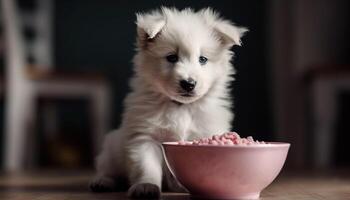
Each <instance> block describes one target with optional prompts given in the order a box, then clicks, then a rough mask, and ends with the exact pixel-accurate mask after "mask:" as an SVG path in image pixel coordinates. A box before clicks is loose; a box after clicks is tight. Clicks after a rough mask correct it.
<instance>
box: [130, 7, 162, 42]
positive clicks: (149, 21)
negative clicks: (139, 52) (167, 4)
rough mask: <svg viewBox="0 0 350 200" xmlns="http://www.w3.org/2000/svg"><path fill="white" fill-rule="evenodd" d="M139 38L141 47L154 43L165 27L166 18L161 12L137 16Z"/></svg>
mask: <svg viewBox="0 0 350 200" xmlns="http://www.w3.org/2000/svg"><path fill="white" fill-rule="evenodd" d="M136 17H137V20H136V25H137V36H138V43H139V46H145V44H146V43H147V42H150V41H152V39H154V38H155V37H156V36H157V35H158V34H159V33H160V31H161V30H162V28H163V27H164V26H165V19H164V16H163V15H162V14H161V13H160V12H159V11H154V12H151V13H146V14H140V13H139V14H136Z"/></svg>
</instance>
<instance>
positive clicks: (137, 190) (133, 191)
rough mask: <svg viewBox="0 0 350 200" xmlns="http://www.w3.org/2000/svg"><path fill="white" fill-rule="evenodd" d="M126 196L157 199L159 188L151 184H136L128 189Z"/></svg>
mask: <svg viewBox="0 0 350 200" xmlns="http://www.w3.org/2000/svg"><path fill="white" fill-rule="evenodd" d="M128 196H129V197H131V198H137V199H159V197H160V188H159V187H158V186H157V185H155V184H152V183H138V184H134V185H132V186H131V187H130V188H129V191H128Z"/></svg>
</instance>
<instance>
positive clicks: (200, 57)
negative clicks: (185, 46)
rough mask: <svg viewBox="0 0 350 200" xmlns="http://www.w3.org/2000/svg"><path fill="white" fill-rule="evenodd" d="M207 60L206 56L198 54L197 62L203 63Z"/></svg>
mask: <svg viewBox="0 0 350 200" xmlns="http://www.w3.org/2000/svg"><path fill="white" fill-rule="evenodd" d="M207 61H208V58H206V57H204V56H199V63H200V64H201V65H205V64H206V63H207Z"/></svg>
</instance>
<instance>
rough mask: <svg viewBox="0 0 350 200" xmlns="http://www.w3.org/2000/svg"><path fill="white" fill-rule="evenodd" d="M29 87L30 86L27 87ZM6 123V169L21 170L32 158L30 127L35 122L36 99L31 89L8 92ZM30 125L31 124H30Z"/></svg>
mask: <svg viewBox="0 0 350 200" xmlns="http://www.w3.org/2000/svg"><path fill="white" fill-rule="evenodd" d="M26 89H28V88H26ZM6 98H7V100H6V124H5V135H6V138H5V152H4V153H5V163H4V164H5V170H9V171H19V170H23V169H24V168H25V167H26V166H25V165H26V164H27V163H26V161H28V158H31V157H32V156H31V155H30V154H31V153H30V149H28V147H29V146H32V145H31V142H28V141H30V140H31V139H33V138H30V137H29V135H28V134H29V133H30V132H29V131H30V130H28V128H29V127H33V126H34V122H35V112H34V111H35V101H34V95H33V93H32V92H31V90H30V89H28V90H27V91H26V90H14V91H12V92H9V93H8V94H7V97H6ZM28 125H29V126H28Z"/></svg>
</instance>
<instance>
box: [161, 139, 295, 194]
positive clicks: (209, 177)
mask: <svg viewBox="0 0 350 200" xmlns="http://www.w3.org/2000/svg"><path fill="white" fill-rule="evenodd" d="M289 147H290V144H288V143H275V142H271V143H267V144H258V145H256V144H254V145H248V146H212V145H201V146H197V145H179V144H177V142H165V143H163V148H164V153H165V158H166V159H165V160H166V163H167V165H168V168H169V169H170V171H171V172H172V173H173V175H174V176H175V177H176V178H177V179H178V181H179V182H180V183H181V184H182V185H183V186H184V187H185V188H186V189H187V190H188V191H189V192H190V194H191V195H192V197H195V198H206V199H257V198H259V196H260V192H261V191H262V190H263V189H264V188H265V187H267V186H268V185H269V184H270V183H271V182H272V181H273V180H274V179H275V178H276V176H277V175H278V174H279V172H280V171H281V169H282V167H283V164H284V162H285V160H286V157H287V153H288V149H289Z"/></svg>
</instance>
